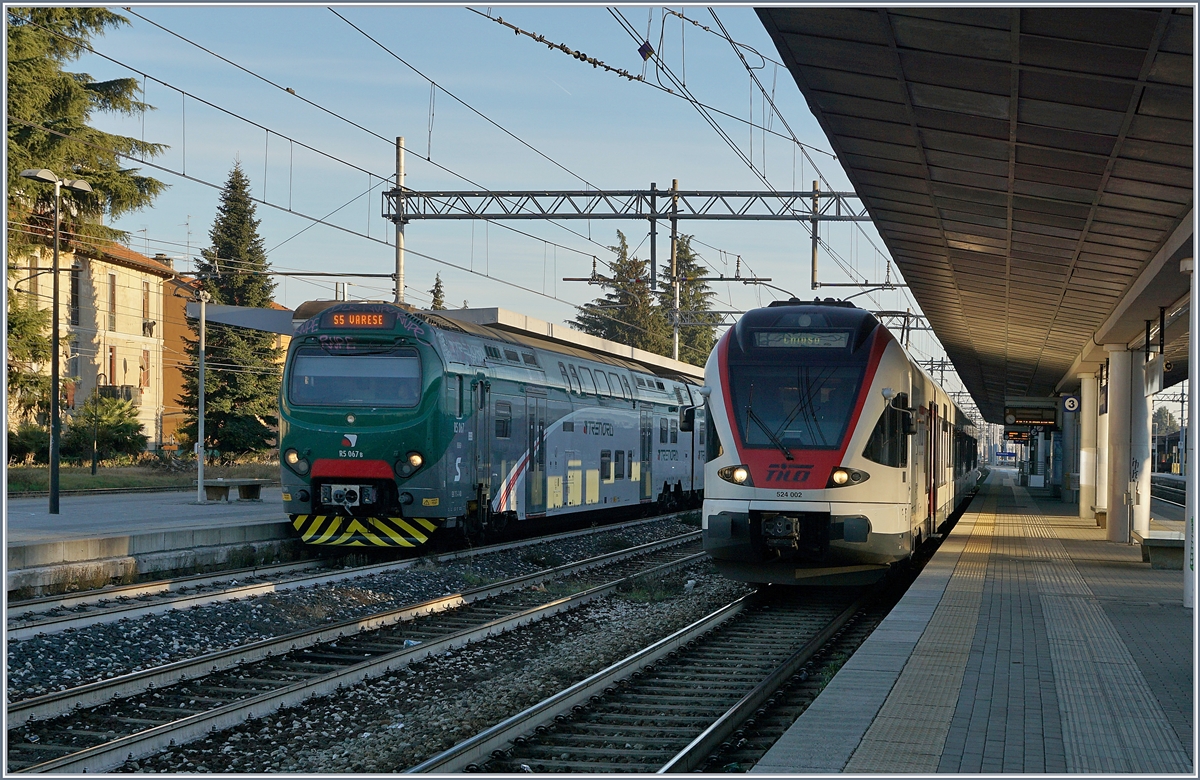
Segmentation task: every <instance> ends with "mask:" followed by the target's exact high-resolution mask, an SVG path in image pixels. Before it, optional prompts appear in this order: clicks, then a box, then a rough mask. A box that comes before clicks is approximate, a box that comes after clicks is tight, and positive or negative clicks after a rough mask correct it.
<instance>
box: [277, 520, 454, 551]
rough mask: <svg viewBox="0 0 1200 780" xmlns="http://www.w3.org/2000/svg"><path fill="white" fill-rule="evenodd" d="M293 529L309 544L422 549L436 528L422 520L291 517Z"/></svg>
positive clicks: (433, 524) (431, 523) (434, 525)
mask: <svg viewBox="0 0 1200 780" xmlns="http://www.w3.org/2000/svg"><path fill="white" fill-rule="evenodd" d="M292 527H293V528H295V529H296V530H297V531H298V532H299V533H300V538H301V540H303V541H304V542H305V543H307V544H332V545H344V546H349V547H419V546H420V545H422V544H424V543H425V542H427V541H429V537H430V536H432V535H433V532H434V531H435V530H437V525H436V524H435V523H433V522H431V521H429V520H426V519H425V518H423V517H407V518H405V517H344V516H342V515H292Z"/></svg>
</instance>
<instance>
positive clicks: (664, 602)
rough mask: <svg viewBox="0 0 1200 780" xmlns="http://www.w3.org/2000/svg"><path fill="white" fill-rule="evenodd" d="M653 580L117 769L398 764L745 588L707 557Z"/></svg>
mask: <svg viewBox="0 0 1200 780" xmlns="http://www.w3.org/2000/svg"><path fill="white" fill-rule="evenodd" d="M658 585H659V589H657V590H655V591H654V592H653V593H652V594H650V595H649V596H647V595H646V594H644V593H642V594H628V593H626V594H621V595H616V596H611V597H607V598H604V599H601V600H599V601H597V602H594V603H592V604H590V605H587V606H585V607H582V608H580V609H578V610H574V611H572V612H569V613H566V614H564V615H560V616H557V617H554V618H549V619H547V620H544V621H541V622H539V623H535V624H533V625H531V626H526V627H523V628H520V629H518V630H516V631H512V632H509V633H507V634H503V635H500V636H496V637H492V638H489V639H487V640H484V641H481V642H478V643H476V644H472V645H470V646H468V647H465V648H461V649H458V650H454V651H450V652H447V653H444V654H442V655H439V656H437V657H434V658H429V659H425V660H423V661H420V662H417V663H414V664H411V665H409V666H407V667H405V668H403V669H400V670H394V671H392V672H389V673H387V674H385V675H384V676H382V677H377V678H374V679H372V680H369V681H367V682H364V683H362V684H359V685H356V686H352V687H349V688H347V689H345V690H343V691H341V692H339V693H338V694H336V695H333V696H325V697H319V698H313V699H310V700H308V701H306V702H305V703H304V704H303V705H301V706H299V707H291V708H286V709H284V710H281V711H279V712H277V713H274V714H272V715H270V716H267V717H265V718H259V719H255V720H252V721H248V722H247V723H245V724H243V725H241V726H239V727H237V728H234V729H229V730H226V731H223V732H219V733H216V734H213V735H211V736H210V737H208V738H206V739H204V740H203V741H198V742H195V743H191V744H188V745H184V746H181V747H177V748H174V749H173V750H171V751H168V752H165V753H162V754H159V755H156V756H151V757H148V758H143V759H141V760H139V761H131V762H127V763H126V764H125V765H124V766H123V767H122V769H121V771H131V772H138V771H141V772H286V773H303V772H396V771H401V770H403V769H405V768H407V767H409V766H413V765H415V764H417V763H419V762H420V761H422V760H424V759H425V758H428V757H429V756H431V755H434V754H435V753H437V752H440V751H441V750H444V749H446V748H449V747H451V746H453V745H454V744H456V743H458V742H460V741H462V740H463V739H466V738H467V737H469V736H471V735H473V734H475V733H477V732H478V731H480V730H482V729H484V728H486V727H488V726H490V725H493V724H494V723H497V722H499V721H501V720H503V719H505V718H507V717H509V716H511V715H515V714H516V713H518V712H520V711H521V710H523V709H525V708H527V707H529V706H530V705H532V704H535V703H536V702H538V701H540V700H542V699H544V698H546V697H547V696H550V695H552V694H553V693H556V692H557V691H558V690H561V689H562V688H564V687H567V686H569V685H571V684H573V683H575V682H577V681H579V680H581V679H584V678H585V677H587V676H589V675H591V674H593V673H595V672H597V671H599V670H600V669H603V668H604V667H606V666H608V665H610V664H612V663H614V662H616V661H618V660H620V659H621V658H624V657H626V656H628V655H629V654H631V653H633V652H635V651H637V650H639V649H641V648H642V647H645V646H646V645H648V644H650V643H652V642H654V641H656V640H657V639H660V638H662V637H664V636H667V635H669V634H670V633H672V632H674V631H676V630H678V629H679V628H682V627H684V626H686V625H688V624H689V623H692V622H694V621H695V620H697V619H699V618H701V617H703V616H704V615H707V614H709V613H710V612H712V611H713V610H715V609H717V608H719V607H721V606H723V605H725V604H727V603H729V602H730V601H732V600H733V599H736V598H738V597H739V596H741V595H744V594H745V593H747V592H749V588H748V587H747V586H745V585H744V584H742V583H736V582H733V581H730V580H727V579H725V578H723V577H721V576H720V575H718V574H716V573H715V572H714V571H713V569H712V567H711V564H708V563H704V564H698V565H696V566H693V567H691V568H690V569H688V570H686V571H681V572H676V573H673V574H670V575H667V576H666V577H664V578H663V580H662V581H661V582H660V583H658ZM646 599H649V600H646Z"/></svg>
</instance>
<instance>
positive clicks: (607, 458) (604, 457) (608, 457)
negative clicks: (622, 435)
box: [600, 450, 613, 484]
mask: <svg viewBox="0 0 1200 780" xmlns="http://www.w3.org/2000/svg"><path fill="white" fill-rule="evenodd" d="M600 477H601V479H603V480H604V482H605V484H612V481H613V462H612V450H600Z"/></svg>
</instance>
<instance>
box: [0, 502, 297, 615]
mask: <svg viewBox="0 0 1200 780" xmlns="http://www.w3.org/2000/svg"><path fill="white" fill-rule="evenodd" d="M59 510H60V513H59V514H58V515H51V514H50V513H49V512H48V511H47V499H46V498H45V497H41V498H20V499H11V500H9V501H8V504H7V511H6V514H5V545H6V548H7V550H6V552H7V555H6V560H7V571H6V573H7V577H6V580H7V581H6V589H7V590H8V591H9V592H12V591H14V590H16V589H18V588H23V589H30V590H33V591H40V590H44V589H46V588H51V587H53V586H55V585H59V584H62V583H65V582H70V581H72V580H80V579H87V580H95V579H104V578H106V577H107V578H115V579H120V578H125V577H129V576H133V575H144V574H148V573H152V572H159V571H164V572H165V571H174V570H180V569H187V568H194V567H198V566H205V565H210V564H217V563H221V562H222V561H224V560H226V559H227V558H228V557H229V556H230V554H231V553H235V552H237V551H244V550H245V548H246V547H247V546H251V547H253V548H255V549H258V548H260V547H263V546H269V545H279V544H284V543H289V542H290V540H291V539H292V538H293V536H294V535H293V534H292V533H291V531H290V524H289V522H288V517H287V515H286V514H284V512H283V499H282V496H281V495H280V488H279V487H266V488H264V489H263V491H262V501H232V502H229V503H223V502H222V503H207V504H198V503H197V502H196V493H195V491H194V490H193V491H187V492H176V493H122V494H108V495H92V496H63V497H62V498H61V500H60V502H59Z"/></svg>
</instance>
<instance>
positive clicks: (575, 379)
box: [567, 363, 583, 393]
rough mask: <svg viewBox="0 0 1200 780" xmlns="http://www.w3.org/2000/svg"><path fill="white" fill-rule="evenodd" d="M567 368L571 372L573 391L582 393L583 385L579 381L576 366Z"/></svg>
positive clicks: (572, 365) (571, 365)
mask: <svg viewBox="0 0 1200 780" xmlns="http://www.w3.org/2000/svg"><path fill="white" fill-rule="evenodd" d="M567 368H568V369H570V370H571V380H572V382H571V385H572V389H573V390H574V391H575V392H577V393H582V392H583V384H582V383H581V382H580V381H579V372H577V371H576V370H575V364H574V363H572V364H570V365H568V366H567Z"/></svg>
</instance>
